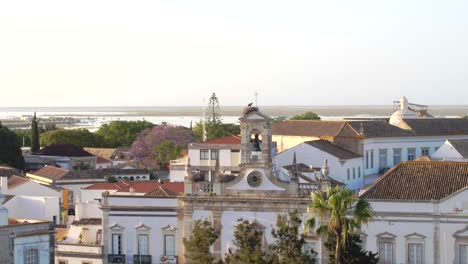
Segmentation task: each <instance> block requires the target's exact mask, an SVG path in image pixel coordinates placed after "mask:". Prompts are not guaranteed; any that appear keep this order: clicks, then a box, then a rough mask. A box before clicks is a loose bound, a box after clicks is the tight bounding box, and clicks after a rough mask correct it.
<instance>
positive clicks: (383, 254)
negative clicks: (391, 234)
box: [379, 242, 393, 264]
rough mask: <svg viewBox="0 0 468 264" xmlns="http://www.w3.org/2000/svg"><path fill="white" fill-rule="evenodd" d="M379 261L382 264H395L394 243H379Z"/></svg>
mask: <svg viewBox="0 0 468 264" xmlns="http://www.w3.org/2000/svg"><path fill="white" fill-rule="evenodd" d="M379 260H380V261H379V263H380V264H393V243H390V242H380V243H379Z"/></svg>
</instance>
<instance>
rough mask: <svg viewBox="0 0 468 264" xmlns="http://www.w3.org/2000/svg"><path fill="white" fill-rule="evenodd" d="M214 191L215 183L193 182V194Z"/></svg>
mask: <svg viewBox="0 0 468 264" xmlns="http://www.w3.org/2000/svg"><path fill="white" fill-rule="evenodd" d="M211 192H213V183H212V182H209V181H201V182H194V183H193V184H192V194H193V195H199V194H209V193H211Z"/></svg>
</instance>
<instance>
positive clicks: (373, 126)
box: [348, 120, 414, 138]
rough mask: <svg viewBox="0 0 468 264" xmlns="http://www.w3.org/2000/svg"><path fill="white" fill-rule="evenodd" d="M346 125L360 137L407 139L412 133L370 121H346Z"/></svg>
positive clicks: (377, 121)
mask: <svg viewBox="0 0 468 264" xmlns="http://www.w3.org/2000/svg"><path fill="white" fill-rule="evenodd" d="M348 124H349V125H350V126H351V127H352V128H353V129H354V130H355V131H356V132H357V133H359V134H361V136H363V137H366V138H373V137H408V136H414V133H413V132H411V131H408V130H404V129H401V128H399V127H396V126H393V125H390V124H389V123H388V122H385V121H380V120H371V121H348Z"/></svg>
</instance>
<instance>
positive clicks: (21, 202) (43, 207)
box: [4, 196, 60, 224]
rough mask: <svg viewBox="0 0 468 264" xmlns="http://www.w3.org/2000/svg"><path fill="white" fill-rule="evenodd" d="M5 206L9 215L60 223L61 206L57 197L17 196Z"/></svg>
mask: <svg viewBox="0 0 468 264" xmlns="http://www.w3.org/2000/svg"><path fill="white" fill-rule="evenodd" d="M4 207H5V208H7V209H8V215H9V217H13V218H22V219H34V220H45V221H52V220H53V216H56V224H59V223H60V208H59V201H58V198H57V197H37V196H15V197H13V198H12V199H11V200H10V201H8V202H7V203H6V204H4Z"/></svg>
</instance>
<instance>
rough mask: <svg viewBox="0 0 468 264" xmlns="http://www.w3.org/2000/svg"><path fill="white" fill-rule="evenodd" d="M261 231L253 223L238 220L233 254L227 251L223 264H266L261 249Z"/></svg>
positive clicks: (256, 224)
mask: <svg viewBox="0 0 468 264" xmlns="http://www.w3.org/2000/svg"><path fill="white" fill-rule="evenodd" d="M262 242H263V230H261V229H260V228H259V226H258V223H257V222H255V221H248V220H244V219H239V220H238V224H237V225H236V228H235V230H234V241H233V244H234V246H235V247H236V248H235V250H234V252H232V251H231V249H229V253H228V254H227V256H226V259H225V262H226V263H227V264H238V263H249V264H263V263H268V261H267V258H266V254H265V251H264V248H263V243H262Z"/></svg>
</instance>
